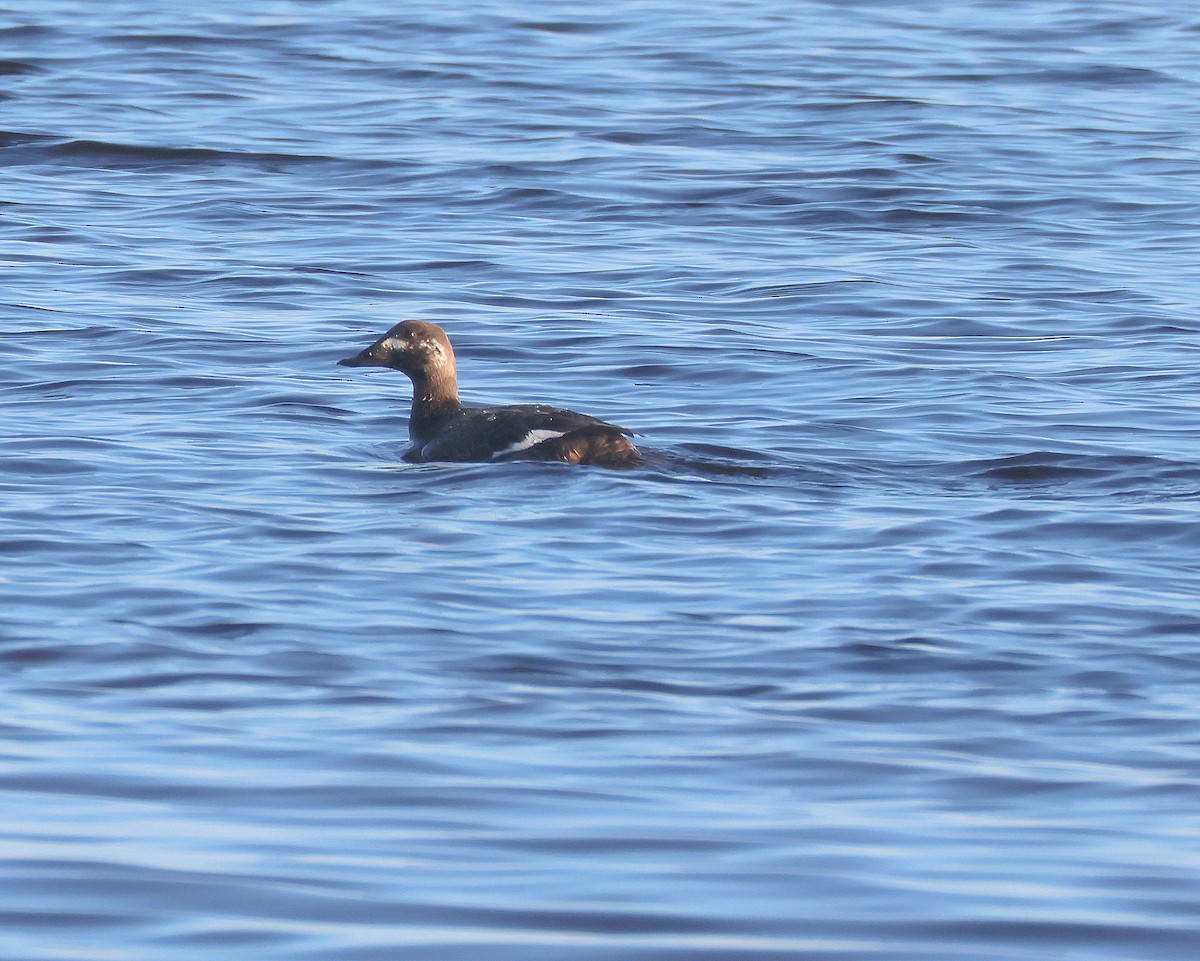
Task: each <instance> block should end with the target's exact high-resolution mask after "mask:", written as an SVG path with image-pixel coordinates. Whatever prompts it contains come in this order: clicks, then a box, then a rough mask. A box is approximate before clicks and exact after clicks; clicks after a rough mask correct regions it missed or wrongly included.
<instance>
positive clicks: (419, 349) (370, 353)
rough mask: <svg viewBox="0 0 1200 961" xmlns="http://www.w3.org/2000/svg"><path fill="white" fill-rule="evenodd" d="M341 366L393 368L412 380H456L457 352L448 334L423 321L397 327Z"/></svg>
mask: <svg viewBox="0 0 1200 961" xmlns="http://www.w3.org/2000/svg"><path fill="white" fill-rule="evenodd" d="M338 363H339V364H340V365H341V366H342V367H390V368H392V369H393V370H400V371H403V372H404V373H406V374H408V375H409V376H410V377H414V376H416V377H425V378H429V377H434V376H437V377H439V378H441V379H444V378H447V377H449V378H451V379H453V378H454V376H455V373H456V372H455V367H454V349H453V348H452V347H451V346H450V339H449V338H448V337H447V336H446V332H445V331H444V330H442V328H441V327H439V326H438V325H437V324H430V323H428V322H426V321H423V320H406V321H404V322H403V323H401V324H397V325H396V326H395V327H393V328H392V329H391V330H389V331H388V332H387V333H386V334H384V335H383V336H382V337H380V338H379V339H378V340H377V341H375V343H373V344H372V345H371V346H370V347H368V348H367V349H366V350H364V351H361V352H360V353H357V354H355V355H354V356H353V357H347V358H346V359H345V360H339V361H338Z"/></svg>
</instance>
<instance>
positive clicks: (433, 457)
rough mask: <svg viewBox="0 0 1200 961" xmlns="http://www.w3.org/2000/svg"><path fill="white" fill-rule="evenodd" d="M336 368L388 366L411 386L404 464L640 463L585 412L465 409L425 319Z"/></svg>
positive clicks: (446, 342) (533, 407)
mask: <svg viewBox="0 0 1200 961" xmlns="http://www.w3.org/2000/svg"><path fill="white" fill-rule="evenodd" d="M338 364H339V365H340V366H342V367H387V368H390V369H392V370H398V371H400V372H401V373H403V374H406V375H407V376H408V379H409V380H411V381H412V388H413V394H412V413H411V416H410V417H409V421H408V435H409V439H410V441H411V442H412V446H411V447H410V448H409V449H408V450H407V451H406V452H405V453H404V455H403V456H404V459H405V460H406V461H408V462H410V463H418V464H419V463H429V462H434V461H516V460H528V461H561V462H563V463H566V464H590V465H593V466H596V467H635V466H637V465H638V464H640V463H641V461H642V456H641V452H640V451H638V449H637V448H636V447H635V446H634V445H633V443H632V441H630V440H629V438H630V436H631V435H632V434H633V432H632V431H629V430H627V429H625V428H624V427H618V426H617V425H616V424H610V423H608V422H607V421H603V420H600V419H599V418H598V417H592V416H591V415H589V414H580V413H578V412H576V411H573V410H565V409H563V408H561V407H548V406H546V405H544V404H510V405H507V406H503V407H467V406H465V405H464V404H463V403H462V402H461V401H460V400H459V398H458V366H457V364H456V362H455V358H454V348H453V347H451V346H450V338H449V337H448V336H446V332H445V331H444V330H443V329H442V328H441V327H439V326H438V325H437V324H433V323H429V322H428V321H423V320H406V321H403V322H402V323H399V324H397V325H396V326H395V327H393V328H392V329H391V330H389V331H388V332H387V333H386V334H384V335H383V336H382V337H380V338H379V339H378V340H376V341H375V343H373V344H371V346H370V347H367V348H365V349H364V350H362V351H360V352H359V353H357V354H355V355H354V356H352V357H347V358H345V359H344V360H340V361H338Z"/></svg>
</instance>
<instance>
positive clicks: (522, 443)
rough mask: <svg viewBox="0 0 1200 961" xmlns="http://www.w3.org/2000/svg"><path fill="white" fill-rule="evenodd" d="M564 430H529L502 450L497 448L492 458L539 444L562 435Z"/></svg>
mask: <svg viewBox="0 0 1200 961" xmlns="http://www.w3.org/2000/svg"><path fill="white" fill-rule="evenodd" d="M565 433H566V431H565V430H531V431H530V432H529V433H528V434H526V435H525V436H524V437H522V438H521V439H520V440H519V441H516V442H515V443H513V444H509V445H508V446H507V447H505V448H504V450H498V451H496V453H494V454H493V455H492V459H493V460H495V459H496V458H497V457H502V456H503V455H505V454H515V453H517V451H521V450H528V449H529V448H530V447H532V446H533V445H534V444H540V443H541V442H542V441H544V440H550V439H552V438H554V437H562V435H563V434H565Z"/></svg>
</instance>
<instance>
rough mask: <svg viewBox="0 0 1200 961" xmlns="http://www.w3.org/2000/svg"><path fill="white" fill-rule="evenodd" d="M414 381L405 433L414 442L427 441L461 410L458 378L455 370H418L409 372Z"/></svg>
mask: <svg viewBox="0 0 1200 961" xmlns="http://www.w3.org/2000/svg"><path fill="white" fill-rule="evenodd" d="M409 377H411V378H412V384H413V400H412V416H411V418H410V419H409V421H408V433H409V436H410V437H412V439H413V441H415V442H417V443H421V444H423V443H426V442H427V441H428V440H429V439H430V438H431V437H432V436H433V435H434V434H436V433H437V432H438V429H439V428H440V427H441V425H442V424H443V423H444V422H445V421H446V420H447V418H450V417H453V416H454V415H455V414H458V413H460V412H461V411H462V409H463V406H462V404H461V403H460V402H459V399H458V379H457V378H456V377H455V376H454V370H453V368H451V369H450V370H448V371H447V370H434V371H418V372H417V373H413V374H409Z"/></svg>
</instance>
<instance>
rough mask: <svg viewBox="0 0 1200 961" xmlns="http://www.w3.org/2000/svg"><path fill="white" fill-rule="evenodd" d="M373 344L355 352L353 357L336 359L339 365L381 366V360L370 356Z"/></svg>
mask: <svg viewBox="0 0 1200 961" xmlns="http://www.w3.org/2000/svg"><path fill="white" fill-rule="evenodd" d="M374 346H375V345H374V344H372V345H371V346H370V347H368V348H367V349H366V350H364V351H361V352H360V353H357V354H355V355H354V356H353V357H347V358H345V359H344V360H339V361H338V366H339V367H383V366H385V365H384V364H383V363H382V362H381V361H379V360H377V359H375V358H374V357H372V356H371V351H372V350H373V349H374Z"/></svg>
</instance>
